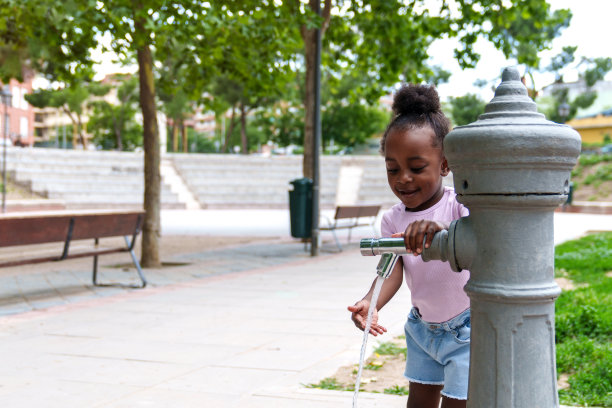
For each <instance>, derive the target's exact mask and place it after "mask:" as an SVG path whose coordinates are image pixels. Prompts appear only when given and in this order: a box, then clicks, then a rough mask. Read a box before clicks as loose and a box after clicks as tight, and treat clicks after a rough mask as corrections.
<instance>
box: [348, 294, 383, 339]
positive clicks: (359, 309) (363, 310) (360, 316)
mask: <svg viewBox="0 0 612 408" xmlns="http://www.w3.org/2000/svg"><path fill="white" fill-rule="evenodd" d="M369 308H370V301H369V300H367V299H362V300H360V301H359V302H357V303H355V305H353V306H349V307H348V310H349V312H351V320H352V321H353V323H355V326H357V328H358V329H359V330H361V331H363V330H365V327H366V320H367V318H368V309H369ZM386 331H387V329H386V328H384V327H383V326H380V325H379V324H378V310H376V309H374V312H373V313H372V323H371V326H370V334H371V335H373V336H378V335H379V334H383V333H385V332H386Z"/></svg>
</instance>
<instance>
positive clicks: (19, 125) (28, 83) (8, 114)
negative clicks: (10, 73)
mask: <svg viewBox="0 0 612 408" xmlns="http://www.w3.org/2000/svg"><path fill="white" fill-rule="evenodd" d="M2 87H3V89H4V90H8V91H9V92H10V93H11V100H10V103H9V104H8V105H6V106H4V104H2V106H1V109H2V111H1V113H2V115H0V123H1V125H0V129H2V134H1V135H0V137H1V138H2V139H5V138H6V139H9V140H10V144H13V145H16V146H32V145H33V144H34V109H33V108H32V106H31V105H30V104H29V103H28V102H26V100H25V95H27V94H29V93H31V92H32V78H31V77H27V78H25V80H24V82H19V81H17V80H16V79H11V80H10V82H9V83H8V84H2Z"/></svg>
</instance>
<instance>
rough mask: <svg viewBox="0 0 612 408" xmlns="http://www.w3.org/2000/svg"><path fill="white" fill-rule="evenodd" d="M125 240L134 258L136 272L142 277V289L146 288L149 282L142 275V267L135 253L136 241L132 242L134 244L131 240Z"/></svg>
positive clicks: (126, 238)
mask: <svg viewBox="0 0 612 408" xmlns="http://www.w3.org/2000/svg"><path fill="white" fill-rule="evenodd" d="M123 238H124V239H125V244H126V245H127V246H128V248H129V251H130V255H131V257H132V262H133V263H134V266H135V267H136V271H138V276H139V277H140V281H141V282H142V286H141V287H142V288H144V287H145V286H147V280H146V279H145V277H144V274H143V273H142V268H141V267H140V262H138V258H137V257H136V254H135V253H134V244H133V243H134V240H132V242H130V239H129V238H128V237H127V236H125V237H123Z"/></svg>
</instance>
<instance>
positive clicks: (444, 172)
mask: <svg viewBox="0 0 612 408" xmlns="http://www.w3.org/2000/svg"><path fill="white" fill-rule="evenodd" d="M448 173H450V169H449V168H448V162H447V161H446V157H443V158H442V166H440V175H441V176H442V177H445V176H448Z"/></svg>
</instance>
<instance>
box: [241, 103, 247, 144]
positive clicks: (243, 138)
mask: <svg viewBox="0 0 612 408" xmlns="http://www.w3.org/2000/svg"><path fill="white" fill-rule="evenodd" d="M240 141H241V144H242V151H241V153H242V154H249V141H248V139H247V133H246V110H245V108H244V103H242V102H241V103H240Z"/></svg>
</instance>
